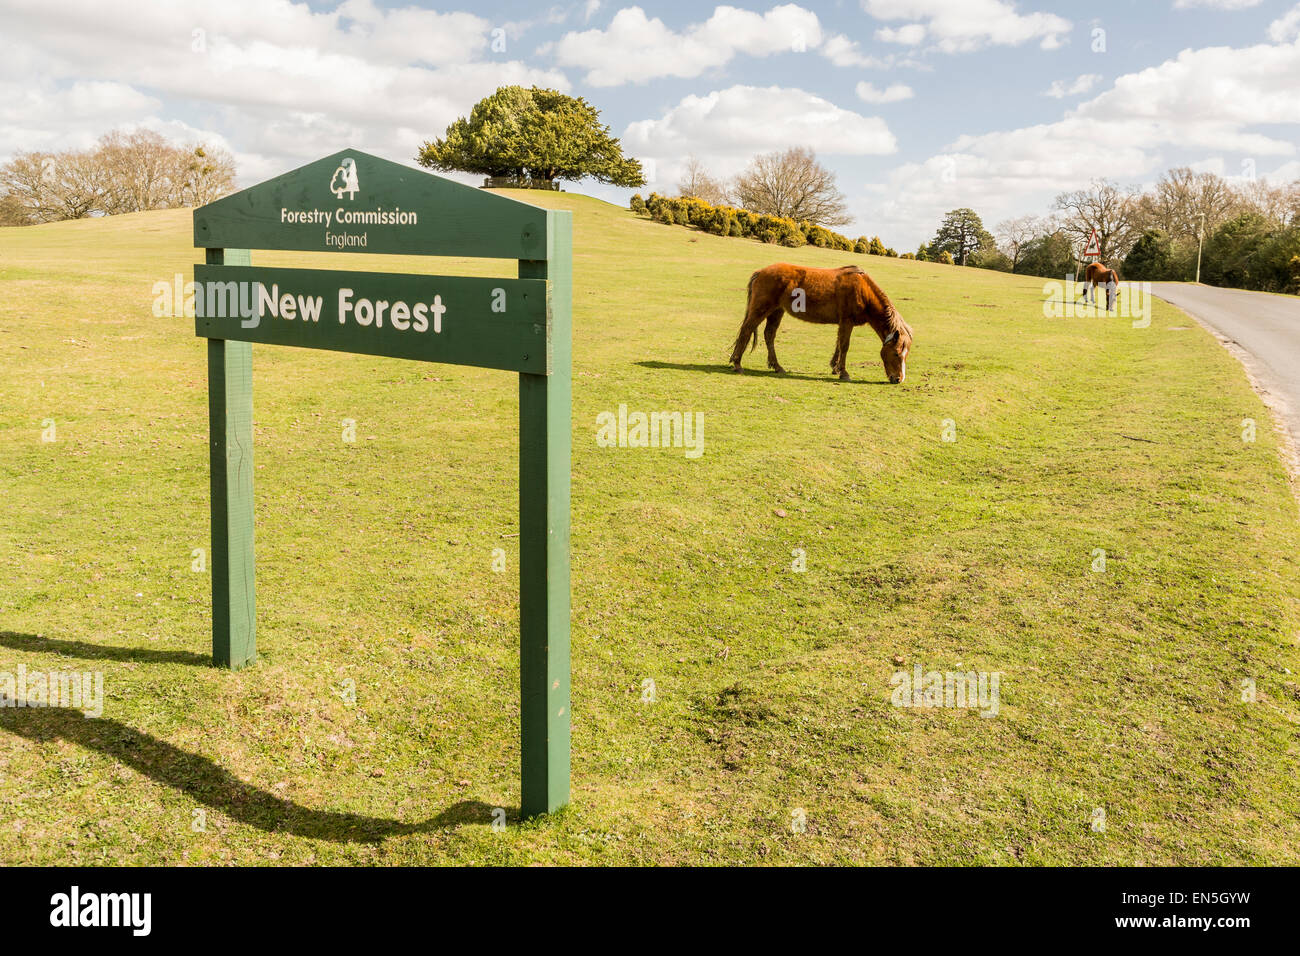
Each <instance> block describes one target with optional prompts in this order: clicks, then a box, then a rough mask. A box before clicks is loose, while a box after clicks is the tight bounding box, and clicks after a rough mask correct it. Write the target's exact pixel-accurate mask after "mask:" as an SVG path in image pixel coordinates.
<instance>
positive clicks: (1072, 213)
mask: <svg viewBox="0 0 1300 956" xmlns="http://www.w3.org/2000/svg"><path fill="white" fill-rule="evenodd" d="M1134 192H1135V191H1134V190H1133V189H1124V188H1121V187H1120V186H1118V185H1116V184H1115V183H1112V182H1109V181H1108V180H1105V179H1097V180H1093V182H1092V184H1091V185H1090V186H1089V187H1088V188H1087V189H1076V190H1075V191H1074V192H1068V193H1061V194H1060V195H1059V196H1057V197H1056V204H1055V208H1056V209H1057V211H1059V212H1060V213H1061V215H1062V221H1061V228H1062V229H1063V230H1064V231H1065V233H1066V235H1068V236H1069V237H1070V238H1071V239H1072V240H1073V241H1074V242H1075V243H1076V244H1077V245H1079V246H1083V245H1085V244H1086V243H1087V242H1088V240H1089V238H1090V237H1091V236H1092V233H1093V232H1094V230H1095V231H1096V233H1097V238H1098V240H1099V242H1100V251H1101V258H1102V261H1103V262H1106V261H1109V260H1110V259H1112V258H1122V257H1123V256H1124V255H1125V254H1126V253H1127V252H1128V250H1129V249H1130V248H1132V246H1133V243H1134V242H1135V241H1136V239H1137V236H1138V234H1139V233H1138V231H1137V215H1136V214H1137V203H1136V201H1135V198H1134Z"/></svg>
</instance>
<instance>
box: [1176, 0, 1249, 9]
mask: <svg viewBox="0 0 1300 956" xmlns="http://www.w3.org/2000/svg"><path fill="white" fill-rule="evenodd" d="M1263 2H1264V0H1174V9H1175V10H1190V9H1191V8H1193V7H1212V8H1214V9H1215V10H1248V9H1250V8H1251V7H1257V6H1259V5H1260V4H1261V3H1263Z"/></svg>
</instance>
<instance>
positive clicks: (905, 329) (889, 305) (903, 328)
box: [840, 266, 912, 339]
mask: <svg viewBox="0 0 1300 956" xmlns="http://www.w3.org/2000/svg"><path fill="white" fill-rule="evenodd" d="M840 271H841V272H845V273H850V274H857V275H860V276H862V278H863V279H864V280H865V281H866V283H867V288H869V289H870V290H871V291H872V292H874V293H875V294H876V295H877V296H878V297H879V298H880V301H881V303H883V304H884V306H885V327H886V329H888V331H886V332H885V333H884V334H883V335H881V336H880V337H881V338H882V339H886V338H889V333H890V332H897V333H899V334H900V335H906V336H907V337H908V338H909V339H910V338H911V337H912V327H911V326H910V325H908V324H907V323H906V322H904V321H903V317H902V316H901V315H899V314H898V309H896V308H894V303H893V302H892V301H891V300H890V298H889V296H887V295H886V294H885V290H884V289H882V288H880V286H879V285H878V284H877V283H876V280H875V279H873V278H871V276H869V275H867V273H866V272H864V271H863V270H861V269H859V268H858V267H857V266H844V267H843V268H842V269H840Z"/></svg>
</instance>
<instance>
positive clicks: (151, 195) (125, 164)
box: [94, 129, 176, 215]
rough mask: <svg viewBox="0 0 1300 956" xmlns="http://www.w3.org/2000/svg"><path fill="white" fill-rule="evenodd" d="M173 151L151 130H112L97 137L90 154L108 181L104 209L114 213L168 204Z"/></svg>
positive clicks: (170, 191)
mask: <svg viewBox="0 0 1300 956" xmlns="http://www.w3.org/2000/svg"><path fill="white" fill-rule="evenodd" d="M175 152H176V148H175V147H174V146H172V145H171V144H170V143H168V142H167V140H165V139H164V138H163V137H162V136H161V135H159V134H158V133H155V132H154V131H153V130H147V129H140V130H136V131H134V132H132V133H123V132H120V131H118V130H114V131H113V132H111V133H108V134H106V135H104V136H103V137H101V138H100V140H99V146H98V148H97V149H96V150H95V153H94V156H95V161H96V163H97V164H98V165H99V167H100V170H101V172H102V175H103V177H104V181H105V182H106V183H107V184H108V196H107V198H106V201H105V204H104V212H106V213H108V214H109V215H115V214H117V213H123V212H142V211H144V210H146V209H161V208H163V207H165V206H170V205H172V203H171V202H170V201H169V200H170V199H171V196H172V180H171V173H172V167H173V165H174V156H175Z"/></svg>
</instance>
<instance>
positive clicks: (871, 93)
mask: <svg viewBox="0 0 1300 956" xmlns="http://www.w3.org/2000/svg"><path fill="white" fill-rule="evenodd" d="M854 92H856V93H857V94H858V99H860V100H862V101H863V102H864V103H898V102H900V101H902V100H910V99H911V98H912V97H913V96H914V95H915V94H914V93H913V92H912V88H911V87H910V86H908V85H907V84H905V83H894V84H891V85H890V86H887V87H886V88H885V89H883V90H881V89H877V88H876V87H875V86H874V85H872V84H871V83H868V82H867V81H865V80H863V81H862V82H861V83H859V84H858V85H857V86H856V87H855V88H854Z"/></svg>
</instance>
